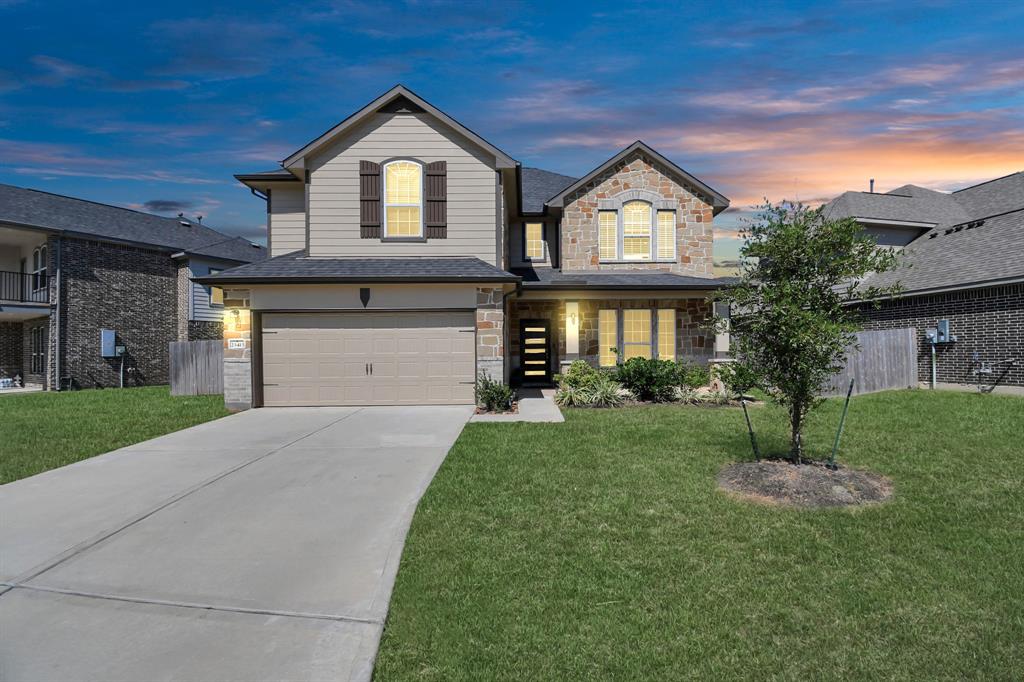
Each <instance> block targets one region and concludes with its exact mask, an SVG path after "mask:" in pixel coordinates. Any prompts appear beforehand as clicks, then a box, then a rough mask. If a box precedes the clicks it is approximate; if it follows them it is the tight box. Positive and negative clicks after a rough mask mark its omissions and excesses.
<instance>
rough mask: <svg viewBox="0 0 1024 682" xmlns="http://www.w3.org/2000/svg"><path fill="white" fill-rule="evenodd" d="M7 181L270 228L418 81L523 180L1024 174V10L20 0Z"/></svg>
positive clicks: (957, 180) (1005, 5) (0, 137)
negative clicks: (665, 170)
mask: <svg viewBox="0 0 1024 682" xmlns="http://www.w3.org/2000/svg"><path fill="white" fill-rule="evenodd" d="M0 21H3V23H4V24H5V26H6V28H7V30H6V31H5V35H6V37H5V39H4V41H3V44H2V45H0V53H2V55H3V59H2V61H0V64H2V65H3V66H2V67H0V182H7V183H11V184H15V185H20V186H25V187H33V188H38V189H44V190H48V191H53V192H58V193H62V194H69V195H72V196H78V197H83V198H88V199H93V200H96V201H102V202H106V203H112V204H116V205H121V206H129V207H133V208H140V209H143V210H150V211H153V212H164V213H168V214H176V213H177V212H178V211H179V210H180V211H184V212H185V213H186V214H187V215H192V216H194V215H197V214H201V215H203V216H205V220H204V222H206V223H208V224H210V225H212V226H215V227H218V228H221V229H224V230H225V231H229V232H232V233H235V234H242V235H244V236H247V237H250V238H253V239H262V237H263V229H264V213H263V211H264V208H263V205H262V203H261V202H260V201H258V200H256V199H254V198H253V197H251V196H250V195H249V193H248V190H246V189H245V188H243V187H242V186H241V185H239V184H238V183H236V182H235V181H234V179H233V178H232V174H233V173H237V172H243V171H254V170H265V169H269V168H273V167H276V165H277V162H278V161H279V160H280V159H282V158H284V157H285V156H286V155H287V154H288V153H290V152H291V151H294V150H295V149H296V148H298V147H300V146H301V145H302V144H304V143H305V142H307V141H308V140H309V139H310V138H312V137H314V136H316V135H318V134H319V133H321V132H322V131H323V130H325V129H327V128H328V127H330V126H331V125H333V124H334V123H336V122H337V121H339V120H340V119H342V118H344V117H345V116H347V115H348V114H349V113H351V112H352V111H354V110H355V109H358V108H359V107H361V106H362V105H364V104H365V103H367V102H368V101H369V100H371V99H373V98H374V97H376V96H377V95H379V94H380V93H381V92H383V91H385V90H387V89H388V88H389V87H391V86H392V85H394V84H395V83H399V82H400V83H404V84H406V85H407V86H409V87H411V88H412V89H413V90H415V91H416V92H418V93H419V94H420V95H422V96H423V97H425V98H426V99H427V100H429V101H431V102H432V103H434V104H435V105H437V106H438V107H440V108H441V109H443V110H445V111H446V112H448V113H449V114H450V115H452V116H454V117H455V118H456V119H458V120H460V121H461V122H463V123H464V124H466V125H467V126H469V127H470V128H472V129H474V130H475V131H477V132H478V133H480V134H481V135H483V136H484V137H485V138H487V139H488V140H490V141H491V142H493V143H494V144H496V145H498V146H499V147H501V148H502V149H504V150H506V151H507V152H509V153H510V154H511V155H512V156H513V157H515V158H517V159H518V160H520V161H521V162H523V164H524V165H529V166H538V167H542V168H546V169H549V170H554V171H559V172H562V173H567V174H577V175H578V174H582V173H584V172H586V171H588V170H589V169H591V168H592V167H594V166H595V165H597V164H598V163H600V162H601V161H603V160H604V159H606V158H607V157H609V156H611V155H612V154H614V153H615V152H616V151H617V150H618V149H620V148H621V147H623V146H625V145H626V144H628V143H629V142H632V141H633V140H635V139H638V138H639V139H643V140H644V141H646V142H647V143H649V144H651V145H652V146H654V147H655V148H656V149H658V150H659V151H661V152H662V153H664V154H665V155H666V156H668V157H669V158H671V159H673V160H674V161H676V162H678V163H679V164H680V165H682V166H683V167H684V168H686V169H687V170H688V171H690V172H691V173H693V174H694V175H696V176H698V177H700V178H701V179H703V180H705V181H706V182H707V183H708V184H710V185H712V186H713V187H715V188H716V189H718V190H719V191H721V192H723V193H724V194H725V195H727V196H729V197H730V198H731V199H732V200H733V210H730V211H729V212H727V213H725V214H723V215H722V216H720V217H719V218H717V219H716V224H717V225H718V226H719V227H720V228H721V229H720V233H721V235H722V237H723V239H722V240H721V242H720V243H719V245H718V246H719V247H720V253H721V254H722V255H723V256H729V255H731V254H732V253H733V252H734V250H735V240H734V239H732V238H731V237H733V236H734V235H733V232H732V230H733V229H734V228H735V227H736V226H737V224H738V222H739V220H740V219H741V218H743V217H744V216H745V215H746V214H747V212H748V208H749V207H750V206H751V205H753V204H754V203H756V202H757V201H758V200H759V199H760V198H762V197H769V198H771V199H773V200H781V199H790V200H793V199H799V200H802V201H806V202H811V203H813V202H817V201H821V200H822V199H825V198H828V197H831V196H833V195H835V194H837V193H839V192H841V191H843V190H845V189H866V188H867V183H868V179H869V178H871V177H873V178H875V179H876V187H877V188H878V189H880V190H883V191H884V190H887V189H891V188H893V187H896V186H899V185H902V184H905V183H907V182H913V183H917V184H922V185H926V186H931V187H935V188H940V189H952V188H956V187H959V186H964V185H968V184H972V183H974V182H977V181H980V180H985V179H988V178H992V177H997V176H999V175H1005V174H1007V173H1010V172H1014V171H1018V170H1022V169H1024V113H1022V112H1024V40H1022V39H1021V35H1022V34H1024V3H1020V2H970V3H967V2H962V3H954V2H949V3H947V2H920V3H914V2H901V3H893V2H870V1H869V2H856V3H843V2H839V3H802V2H787V3H750V2H743V3H733V4H727V3H699V2H690V3H658V2H644V3H641V4H638V5H637V6H635V7H632V8H630V7H629V6H628V5H627V4H625V3H620V2H615V3H599V2H578V3H573V2H564V3H550V2H544V3H536V4H519V3H502V2H496V3H495V2H491V3H455V2H451V3H450V2H433V1H423V2H408V3H396V4H390V3H383V2H372V3H361V2H347V1H343V2H315V1H314V2H302V3H280V2H274V3H266V4H262V3H258V2H245V3H221V2H189V1H188V0H180V1H178V2H175V3H159V2H153V3H139V2H132V3H121V2H89V1H79V2H73V3H63V2H32V1H30V0H23V1H19V0H0Z"/></svg>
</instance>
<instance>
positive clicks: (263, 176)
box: [235, 168, 302, 185]
mask: <svg viewBox="0 0 1024 682" xmlns="http://www.w3.org/2000/svg"><path fill="white" fill-rule="evenodd" d="M235 179H236V180H238V181H239V182H241V183H243V184H246V185H248V184H249V183H252V182H257V183H265V182H302V179H301V178H299V176H297V175H295V174H294V173H292V172H291V171H290V170H287V169H285V168H275V169H274V170H268V171H256V172H255V173H238V174H236V175H235Z"/></svg>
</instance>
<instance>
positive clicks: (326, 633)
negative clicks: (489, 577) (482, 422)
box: [0, 407, 472, 682]
mask: <svg viewBox="0 0 1024 682" xmlns="http://www.w3.org/2000/svg"><path fill="white" fill-rule="evenodd" d="M471 413H472V408H471V407H412V408H410V407H394V408H388V407H372V408H279V409H264V410H253V411H249V412H244V413H242V414H237V415H233V416H231V417H227V418H225V419H221V420H218V421H215V422H210V423H207V424H202V425H200V426H197V427H194V428H191V429H187V430H185V431H180V432H178V433H173V434H169V435H167V436H163V437H160V438H156V439H154V440H151V441H148V442H146V443H141V444H139V445H134V446H131V447H128V448H124V449H122V450H117V451H114V452H111V453H108V454H106V455H101V456H99V457H95V458H92V459H89V460H85V461H83V462H79V463H77V464H73V465H71V466H67V467H63V468H61V469H56V470H54V471H49V472H46V473H43V474H40V475H38V476H33V477H32V478H28V479H24V480H22V481H16V482H14V483H10V484H8V485H5V486H2V487H0V680H3V681H4V682H14V681H16V680H43V679H45V680H110V681H115V680H131V681H133V682H134V681H138V680H225V681H227V680H239V681H241V680H246V681H248V680H327V679H330V680H347V679H368V678H369V676H370V673H371V671H372V666H373V659H374V656H375V654H376V650H377V644H378V642H379V639H380V634H381V629H382V625H383V622H384V617H385V615H386V613H387V607H388V600H389V598H390V595H391V588H392V585H393V582H394V577H395V573H396V571H397V569H398V561H399V558H400V556H401V551H402V544H403V542H404V539H405V534H406V531H407V530H408V525H409V521H410V520H411V518H412V514H413V511H414V510H415V507H416V503H417V502H418V501H419V498H420V496H421V495H422V493H423V491H424V490H425V489H426V486H427V484H428V483H429V482H430V480H431V479H432V478H433V476H434V473H435V472H436V470H437V467H438V466H439V465H440V464H441V462H442V461H443V460H444V457H445V454H446V453H447V452H448V449H449V448H450V447H451V445H452V443H453V442H454V441H455V438H456V437H457V436H458V434H459V432H460V431H461V430H462V427H463V425H464V424H465V422H466V421H467V420H468V419H469V417H470V415H471Z"/></svg>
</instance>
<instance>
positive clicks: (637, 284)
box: [513, 268, 736, 289]
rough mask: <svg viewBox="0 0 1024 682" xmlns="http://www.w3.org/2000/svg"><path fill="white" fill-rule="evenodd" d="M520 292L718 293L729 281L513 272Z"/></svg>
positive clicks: (652, 273)
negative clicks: (522, 290)
mask: <svg viewBox="0 0 1024 682" xmlns="http://www.w3.org/2000/svg"><path fill="white" fill-rule="evenodd" d="M513 272H514V273H515V274H517V275H519V276H520V277H522V278H523V288H524V289H718V288H721V287H723V286H727V285H729V284H731V283H733V282H735V281H736V279H735V278H733V277H715V278H711V277H687V276H684V275H676V274H673V273H671V272H665V271H658V270H604V271H579V270H576V271H570V272H563V271H562V270H556V269H553V268H523V269H517V270H513Z"/></svg>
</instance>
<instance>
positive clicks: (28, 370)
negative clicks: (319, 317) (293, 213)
mask: <svg viewBox="0 0 1024 682" xmlns="http://www.w3.org/2000/svg"><path fill="white" fill-rule="evenodd" d="M265 253H266V250H265V249H264V248H262V247H260V246H257V245H255V244H252V243H251V242H248V241H246V240H244V239H241V238H239V237H229V236H227V235H225V234H222V233H220V232H217V231H216V230H212V229H210V228H209V227H206V226H204V225H201V224H199V223H197V222H194V221H191V220H186V219H184V218H164V217H160V216H155V215H150V214H148V213H140V212H138V211H133V210H130V209H124V208H118V207H115V206H108V205H104V204H97V203H94V202H91V201H85V200H82V199H74V198H71V197H65V196H60V195H56V194H50V193H48V192H41V191H37V190H32V189H23V188H20V187H13V186H10V185H0V379H10V380H13V379H14V378H15V377H21V380H22V382H23V383H24V384H26V385H38V386H41V387H43V388H46V389H55V388H57V389H59V388H67V387H72V388H92V387H102V386H117V385H119V384H120V382H121V379H122V358H121V357H104V356H103V353H102V349H101V343H100V337H101V330H103V329H106V330H112V331H113V332H115V334H116V345H118V346H123V347H124V353H123V360H124V362H123V377H124V381H125V383H126V384H127V385H141V384H160V383H167V381H168V367H167V363H168V346H167V344H168V343H169V342H171V341H175V340H195V339H211V338H212V339H217V338H220V337H221V336H222V326H223V325H222V321H221V320H222V316H223V303H222V300H221V292H220V291H219V290H216V289H211V288H210V287H208V286H203V285H199V284H195V283H193V282H192V281H191V278H192V277H195V276H200V275H208V274H210V273H211V272H217V271H220V270H224V269H227V268H231V267H235V266H237V265H241V264H243V263H249V262H253V261H258V260H262V259H263V258H264V257H265ZM5 383H6V382H5Z"/></svg>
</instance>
